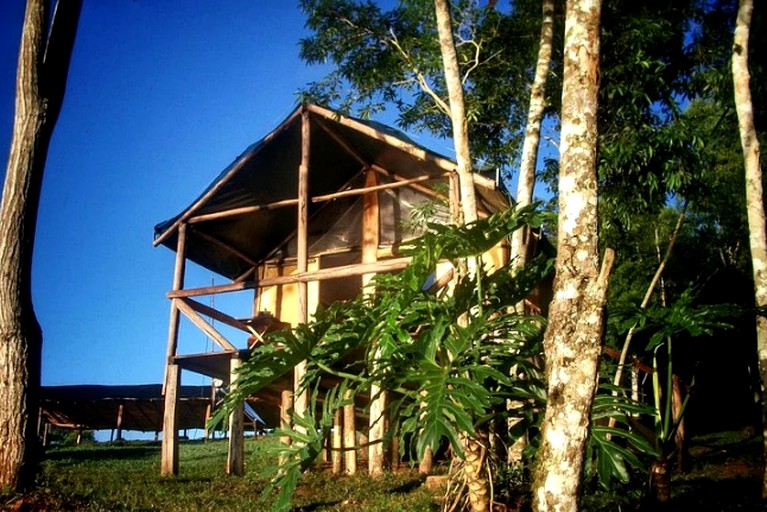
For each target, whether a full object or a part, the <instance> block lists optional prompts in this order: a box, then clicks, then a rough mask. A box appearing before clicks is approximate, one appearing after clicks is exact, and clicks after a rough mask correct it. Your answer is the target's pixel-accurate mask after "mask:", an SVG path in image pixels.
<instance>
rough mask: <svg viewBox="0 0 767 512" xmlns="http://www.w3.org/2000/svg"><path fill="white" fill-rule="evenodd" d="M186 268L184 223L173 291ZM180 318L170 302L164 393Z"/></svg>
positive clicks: (173, 354) (182, 281) (181, 228)
mask: <svg viewBox="0 0 767 512" xmlns="http://www.w3.org/2000/svg"><path fill="white" fill-rule="evenodd" d="M185 268H186V224H181V225H180V226H179V227H178V244H177V246H176V265H175V268H174V269H173V291H178V290H181V289H182V288H183V287H184V271H185ZM179 320H180V316H179V311H178V307H177V303H176V302H175V301H171V302H170V321H169V323H168V348H167V351H166V353H165V377H164V378H163V388H162V392H163V394H165V384H166V383H167V381H168V366H169V365H170V364H171V363H172V362H173V361H172V360H173V358H174V357H175V356H176V349H177V347H178V323H179Z"/></svg>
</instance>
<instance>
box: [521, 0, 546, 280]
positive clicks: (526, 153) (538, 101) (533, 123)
mask: <svg viewBox="0 0 767 512" xmlns="http://www.w3.org/2000/svg"><path fill="white" fill-rule="evenodd" d="M542 4H543V18H542V21H541V40H540V43H539V46H538V62H537V64H536V66H535V78H534V79H533V85H532V87H531V89H530V109H529V110H528V111H527V127H526V128H525V141H524V143H523V145H522V158H521V160H520V165H519V179H518V181H517V195H516V197H515V198H514V199H515V200H516V201H517V204H518V205H519V206H527V205H529V204H530V203H532V202H533V189H534V187H535V166H536V162H537V161H538V146H539V143H540V140H541V121H542V120H543V111H544V109H545V108H546V82H547V79H548V76H549V65H550V63H551V45H552V40H553V38H554V0H543V2H542ZM528 237H529V230H528V228H527V227H524V228H522V229H518V230H517V231H516V232H514V235H513V236H512V239H511V258H512V261H513V262H514V266H515V267H516V268H520V267H523V266H524V265H525V263H526V259H527V247H528Z"/></svg>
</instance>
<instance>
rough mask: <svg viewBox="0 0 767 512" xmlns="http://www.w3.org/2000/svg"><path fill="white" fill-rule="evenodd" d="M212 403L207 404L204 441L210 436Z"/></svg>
mask: <svg viewBox="0 0 767 512" xmlns="http://www.w3.org/2000/svg"><path fill="white" fill-rule="evenodd" d="M211 408H212V407H211V404H208V405H206V406H205V430H204V431H203V437H202V439H203V441H207V440H208V438H209V437H210V429H208V421H209V420H210V413H211Z"/></svg>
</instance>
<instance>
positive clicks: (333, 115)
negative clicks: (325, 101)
mask: <svg viewBox="0 0 767 512" xmlns="http://www.w3.org/2000/svg"><path fill="white" fill-rule="evenodd" d="M306 109H307V110H308V111H309V112H312V113H313V114H317V115H318V116H321V117H323V118H325V119H328V120H330V121H333V122H336V123H339V124H341V125H343V126H347V127H349V128H352V129H354V130H356V131H358V132H360V133H363V134H365V135H367V136H368V137H371V138H374V139H377V140H382V141H384V142H386V143H387V144H388V145H390V146H392V147H395V148H397V149H399V150H402V151H404V152H405V153H407V154H409V155H410V156H412V157H415V158H416V159H418V160H421V161H424V162H429V163H432V164H434V165H435V166H437V167H439V168H440V169H442V170H444V171H455V166H456V164H455V162H451V161H450V160H448V159H447V158H443V157H441V156H439V155H436V154H434V153H432V152H430V151H427V150H425V149H423V148H420V147H418V146H415V145H413V144H411V143H408V142H405V141H403V140H402V139H400V138H398V137H394V136H392V135H389V134H388V133H385V132H382V131H379V130H376V129H375V128H373V127H371V126H369V125H367V124H364V123H361V122H359V121H356V120H354V119H351V118H349V117H346V116H343V115H340V114H338V113H337V112H333V111H332V110H328V109H326V108H323V107H319V106H317V105H308V106H307V107H306Z"/></svg>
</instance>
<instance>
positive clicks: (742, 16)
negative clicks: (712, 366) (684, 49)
mask: <svg viewBox="0 0 767 512" xmlns="http://www.w3.org/2000/svg"><path fill="white" fill-rule="evenodd" d="M753 11H754V4H753V0H740V7H739V9H738V17H737V21H736V23H735V41H734V44H733V48H732V79H733V85H734V86H735V87H734V89H735V109H736V111H737V113H738V128H739V130H740V143H741V146H742V147H743V162H744V164H745V167H746V208H747V210H748V230H749V233H750V236H749V243H750V245H751V264H752V267H753V271H754V298H755V301H756V305H757V306H758V307H765V306H767V235H765V216H764V194H763V191H762V168H761V163H760V161H759V159H760V151H759V140H758V139H757V136H756V128H755V127H754V111H753V104H752V101H751V89H750V84H749V82H750V80H751V77H750V74H749V71H748V37H749V32H750V30H751V17H752V15H753ZM756 340H757V350H758V353H759V374H760V376H761V382H762V420H763V424H765V425H767V401H765V400H764V397H765V396H767V395H765V387H766V386H767V318H765V317H764V316H763V315H758V316H757V317H756ZM766 433H767V431H766ZM764 453H765V455H767V435H766V436H765V437H764ZM762 498H763V499H767V471H765V476H764V480H763V483H762Z"/></svg>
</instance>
